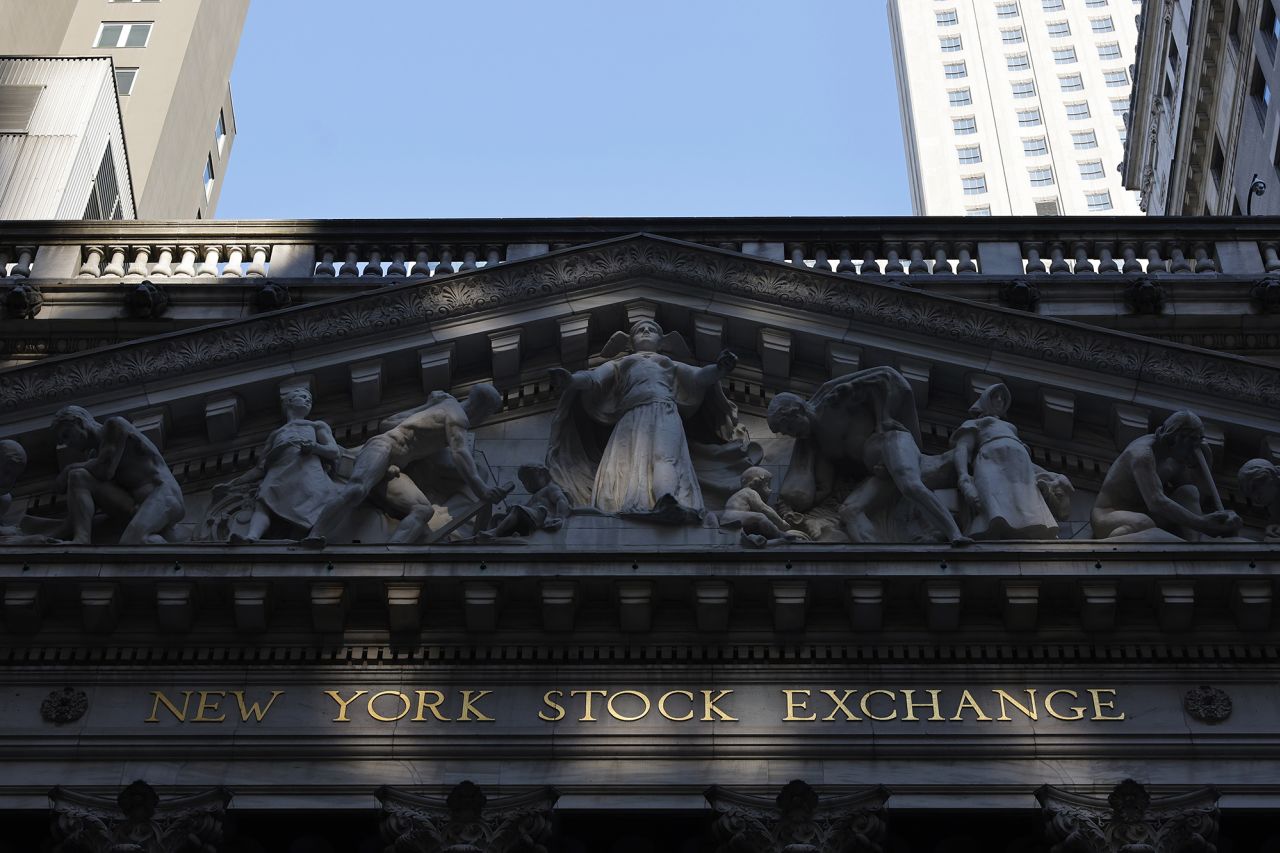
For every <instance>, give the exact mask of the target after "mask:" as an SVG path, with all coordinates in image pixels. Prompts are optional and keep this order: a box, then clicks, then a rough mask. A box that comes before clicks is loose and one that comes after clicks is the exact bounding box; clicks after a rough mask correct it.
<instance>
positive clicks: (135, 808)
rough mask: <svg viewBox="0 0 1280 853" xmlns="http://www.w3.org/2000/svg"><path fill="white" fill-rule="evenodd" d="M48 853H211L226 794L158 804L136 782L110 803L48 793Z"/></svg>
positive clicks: (90, 797) (216, 792) (75, 794)
mask: <svg viewBox="0 0 1280 853" xmlns="http://www.w3.org/2000/svg"><path fill="white" fill-rule="evenodd" d="M49 801H50V808H51V810H52V812H53V838H54V842H55V843H54V846H53V853H81V852H82V851H89V853H214V851H216V850H217V844H218V842H219V841H220V840H221V839H222V821H223V819H224V817H225V816H226V811H227V804H228V803H230V802H231V792H230V791H228V790H226V789H225V788H213V789H211V790H208V791H203V792H201V793H199V794H192V795H190V796H185V797H174V798H172V799H169V800H161V799H160V796H159V794H157V793H156V791H155V789H154V788H152V787H151V786H150V785H148V784H147V783H146V782H143V781H142V780H138V781H136V782H134V783H133V784H131V785H129V786H128V787H127V788H125V789H124V790H123V791H121V792H120V795H119V796H118V797H116V799H114V800H112V799H110V798H107V797H98V796H94V795H91V794H84V793H80V792H77V791H70V790H67V789H64V788H54V789H53V790H52V791H50V792H49Z"/></svg>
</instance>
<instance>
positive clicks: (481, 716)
mask: <svg viewBox="0 0 1280 853" xmlns="http://www.w3.org/2000/svg"><path fill="white" fill-rule="evenodd" d="M492 692H493V691H492V690H476V691H471V690H464V691H462V713H461V714H459V715H458V722H460V723H465V722H469V721H471V719H472V717H471V715H472V714H475V719H476V720H477V721H479V722H481V723H492V722H493V717H489V716H486V715H485V713H484V711H481V710H480V709H479V708H477V707H476V706H475V704H473V703H475V702H479V701H480V700H481V699H483V698H484V697H486V696H488V695H489V694H490V693H492ZM473 694H474V695H473Z"/></svg>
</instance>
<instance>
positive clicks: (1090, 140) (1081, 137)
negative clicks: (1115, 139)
mask: <svg viewBox="0 0 1280 853" xmlns="http://www.w3.org/2000/svg"><path fill="white" fill-rule="evenodd" d="M1071 144H1072V145H1074V146H1075V147H1076V149H1077V150H1080V151H1083V150H1085V149H1087V148H1097V147H1098V135H1097V134H1096V133H1094V132H1093V131H1092V130H1077V131H1074V132H1073V133H1072V134H1071Z"/></svg>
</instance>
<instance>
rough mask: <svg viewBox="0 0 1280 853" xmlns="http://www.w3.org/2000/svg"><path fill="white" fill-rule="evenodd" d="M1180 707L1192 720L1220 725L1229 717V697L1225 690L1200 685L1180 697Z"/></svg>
mask: <svg viewBox="0 0 1280 853" xmlns="http://www.w3.org/2000/svg"><path fill="white" fill-rule="evenodd" d="M1182 707H1183V708H1184V709H1186V712H1187V713H1188V714H1190V715H1191V718H1192V719H1194V720H1199V721H1200V722H1202V723H1221V722H1222V721H1223V720H1225V719H1226V718H1227V717H1230V716H1231V697H1230V696H1228V695H1227V691H1225V690H1221V689H1219V688H1217V687H1209V686H1208V685H1202V686H1200V687H1193V688H1191V689H1190V690H1188V691H1187V694H1186V695H1185V696H1183V697H1182Z"/></svg>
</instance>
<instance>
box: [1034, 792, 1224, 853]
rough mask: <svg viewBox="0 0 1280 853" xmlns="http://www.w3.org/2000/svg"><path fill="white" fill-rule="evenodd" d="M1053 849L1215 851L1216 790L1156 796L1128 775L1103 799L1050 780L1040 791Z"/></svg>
mask: <svg viewBox="0 0 1280 853" xmlns="http://www.w3.org/2000/svg"><path fill="white" fill-rule="evenodd" d="M1036 799H1038V800H1039V801H1040V805H1041V808H1042V811H1043V814H1044V819H1045V824H1046V829H1047V832H1048V835H1049V837H1050V839H1052V841H1053V846H1052V847H1051V848H1050V853H1138V851H1147V853H1215V851H1216V850H1217V847H1216V841H1217V838H1218V793H1217V792H1216V791H1214V790H1213V789H1212V788H1201V789H1199V790H1197V791H1192V792H1190V793H1187V794H1181V795H1178V796H1173V797H1163V798H1160V799H1153V798H1152V797H1151V795H1150V793H1149V792H1148V791H1147V789H1146V788H1145V787H1143V786H1142V785H1140V784H1138V783H1137V782H1135V781H1133V780H1132V779H1126V780H1124V781H1123V782H1121V783H1120V784H1119V785H1117V786H1116V787H1115V789H1114V790H1112V792H1111V794H1110V796H1108V797H1107V799H1105V800H1100V799H1096V798H1094V797H1086V796H1084V795H1081V794H1073V793H1071V792H1068V791H1063V790H1060V789H1058V788H1054V787H1052V786H1049V785H1045V786H1044V787H1042V788H1040V790H1038V791H1036Z"/></svg>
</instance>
